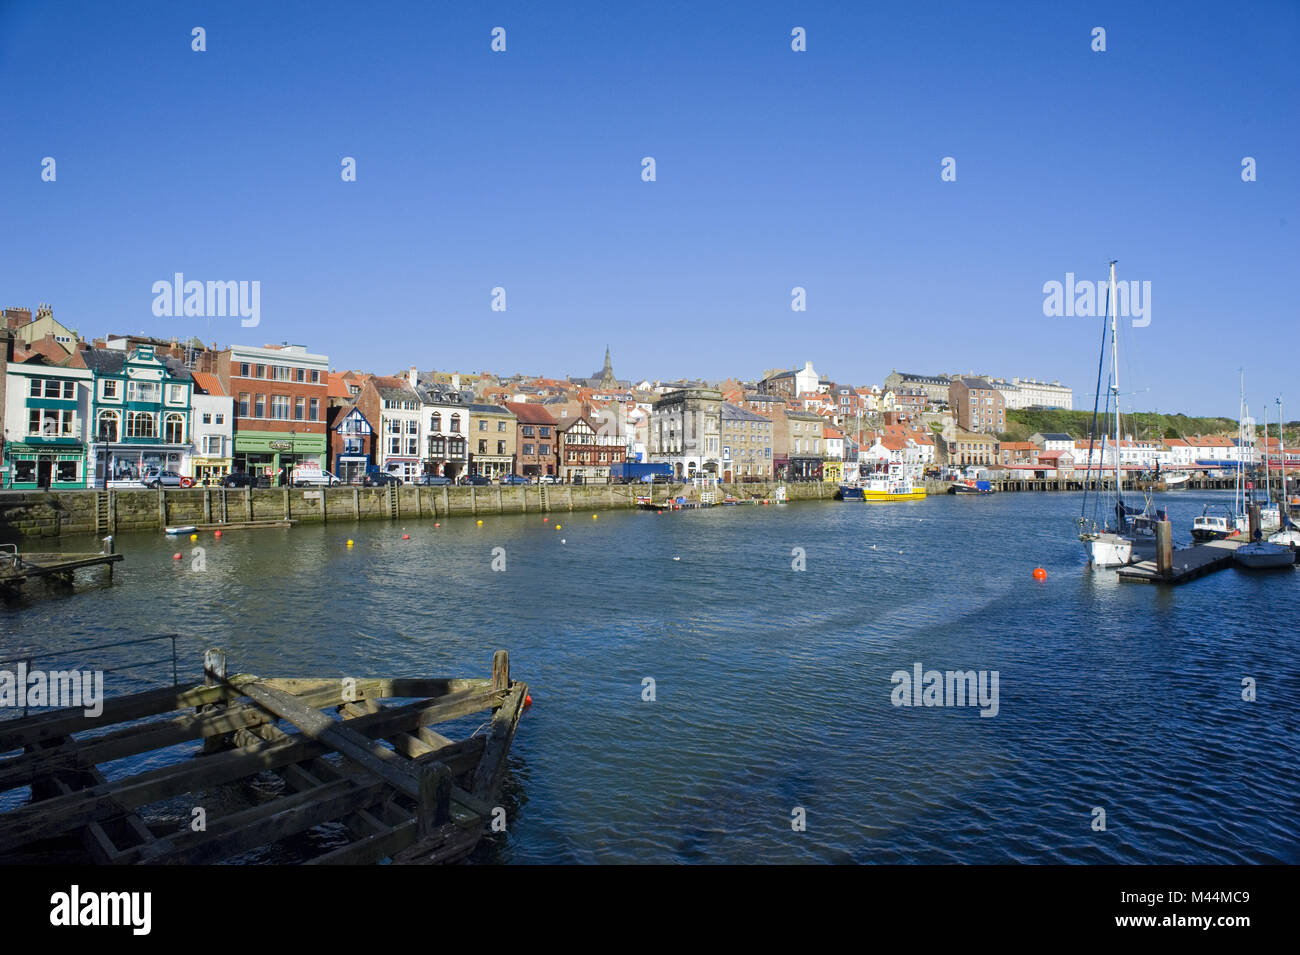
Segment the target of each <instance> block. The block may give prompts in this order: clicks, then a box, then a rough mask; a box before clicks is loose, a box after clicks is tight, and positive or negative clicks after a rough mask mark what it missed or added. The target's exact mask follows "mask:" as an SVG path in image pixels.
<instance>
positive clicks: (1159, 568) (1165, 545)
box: [1156, 521, 1174, 577]
mask: <svg viewBox="0 0 1300 955" xmlns="http://www.w3.org/2000/svg"><path fill="white" fill-rule="evenodd" d="M1173 572H1174V535H1173V525H1172V524H1170V523H1169V522H1168V521H1157V522H1156V573H1158V574H1160V575H1162V576H1164V577H1168V576H1169V575H1171V574H1172V573H1173Z"/></svg>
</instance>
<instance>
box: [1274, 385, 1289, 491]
mask: <svg viewBox="0 0 1300 955" xmlns="http://www.w3.org/2000/svg"><path fill="white" fill-rule="evenodd" d="M1274 400H1275V401H1277V454H1278V460H1279V461H1281V462H1282V496H1281V501H1282V504H1281V507H1282V513H1284V514H1285V513H1286V509H1287V506H1288V505H1287V500H1286V433H1285V432H1284V431H1283V430H1282V396H1281V395H1278V396H1277V398H1276V399H1274Z"/></svg>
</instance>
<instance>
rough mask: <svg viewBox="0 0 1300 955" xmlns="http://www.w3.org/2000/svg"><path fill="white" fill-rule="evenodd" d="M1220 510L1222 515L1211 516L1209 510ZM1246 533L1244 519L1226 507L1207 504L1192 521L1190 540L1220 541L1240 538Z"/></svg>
mask: <svg viewBox="0 0 1300 955" xmlns="http://www.w3.org/2000/svg"><path fill="white" fill-rule="evenodd" d="M1215 507H1217V508H1222V509H1223V513H1222V514H1211V513H1210V509H1211V508H1215ZM1245 532H1246V519H1245V518H1244V517H1238V516H1237V515H1236V514H1234V513H1233V512H1232V511H1231V510H1229V509H1228V507H1227V505H1224V504H1207V505H1205V508H1204V510H1202V511H1201V513H1200V515H1199V516H1198V517H1196V518H1194V519H1193V520H1192V540H1195V541H1201V542H1204V541H1220V540H1228V539H1230V538H1236V537H1240V536H1241V535H1242V534H1244V533H1245Z"/></svg>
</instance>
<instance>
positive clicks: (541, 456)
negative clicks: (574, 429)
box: [505, 401, 560, 478]
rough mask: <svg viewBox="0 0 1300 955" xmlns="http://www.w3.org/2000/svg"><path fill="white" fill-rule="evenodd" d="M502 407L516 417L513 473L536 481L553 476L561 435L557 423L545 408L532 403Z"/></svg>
mask: <svg viewBox="0 0 1300 955" xmlns="http://www.w3.org/2000/svg"><path fill="white" fill-rule="evenodd" d="M505 407H506V408H507V409H508V410H509V411H510V413H511V414H513V415H514V416H515V419H516V422H517V423H516V424H515V428H516V429H517V430H516V434H515V473H516V474H518V475H520V476H521V477H526V478H536V477H541V476H542V475H545V474H550V475H554V474H555V473H556V456H557V455H558V454H559V449H560V435H559V433H558V432H557V430H556V427H557V423H556V420H555V419H554V418H553V417H551V413H550V412H549V411H547V410H546V409H545V408H544V407H542V406H541V405H539V404H536V403H534V402H531V401H507V402H506V403H505Z"/></svg>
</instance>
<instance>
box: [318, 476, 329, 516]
mask: <svg viewBox="0 0 1300 955" xmlns="http://www.w3.org/2000/svg"><path fill="white" fill-rule="evenodd" d="M329 492H330V488H329V485H328V484H326V485H325V486H324V487H323V488H321V489H320V522H321V523H322V524H324V523H325V498H326V497H328V496H329Z"/></svg>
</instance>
